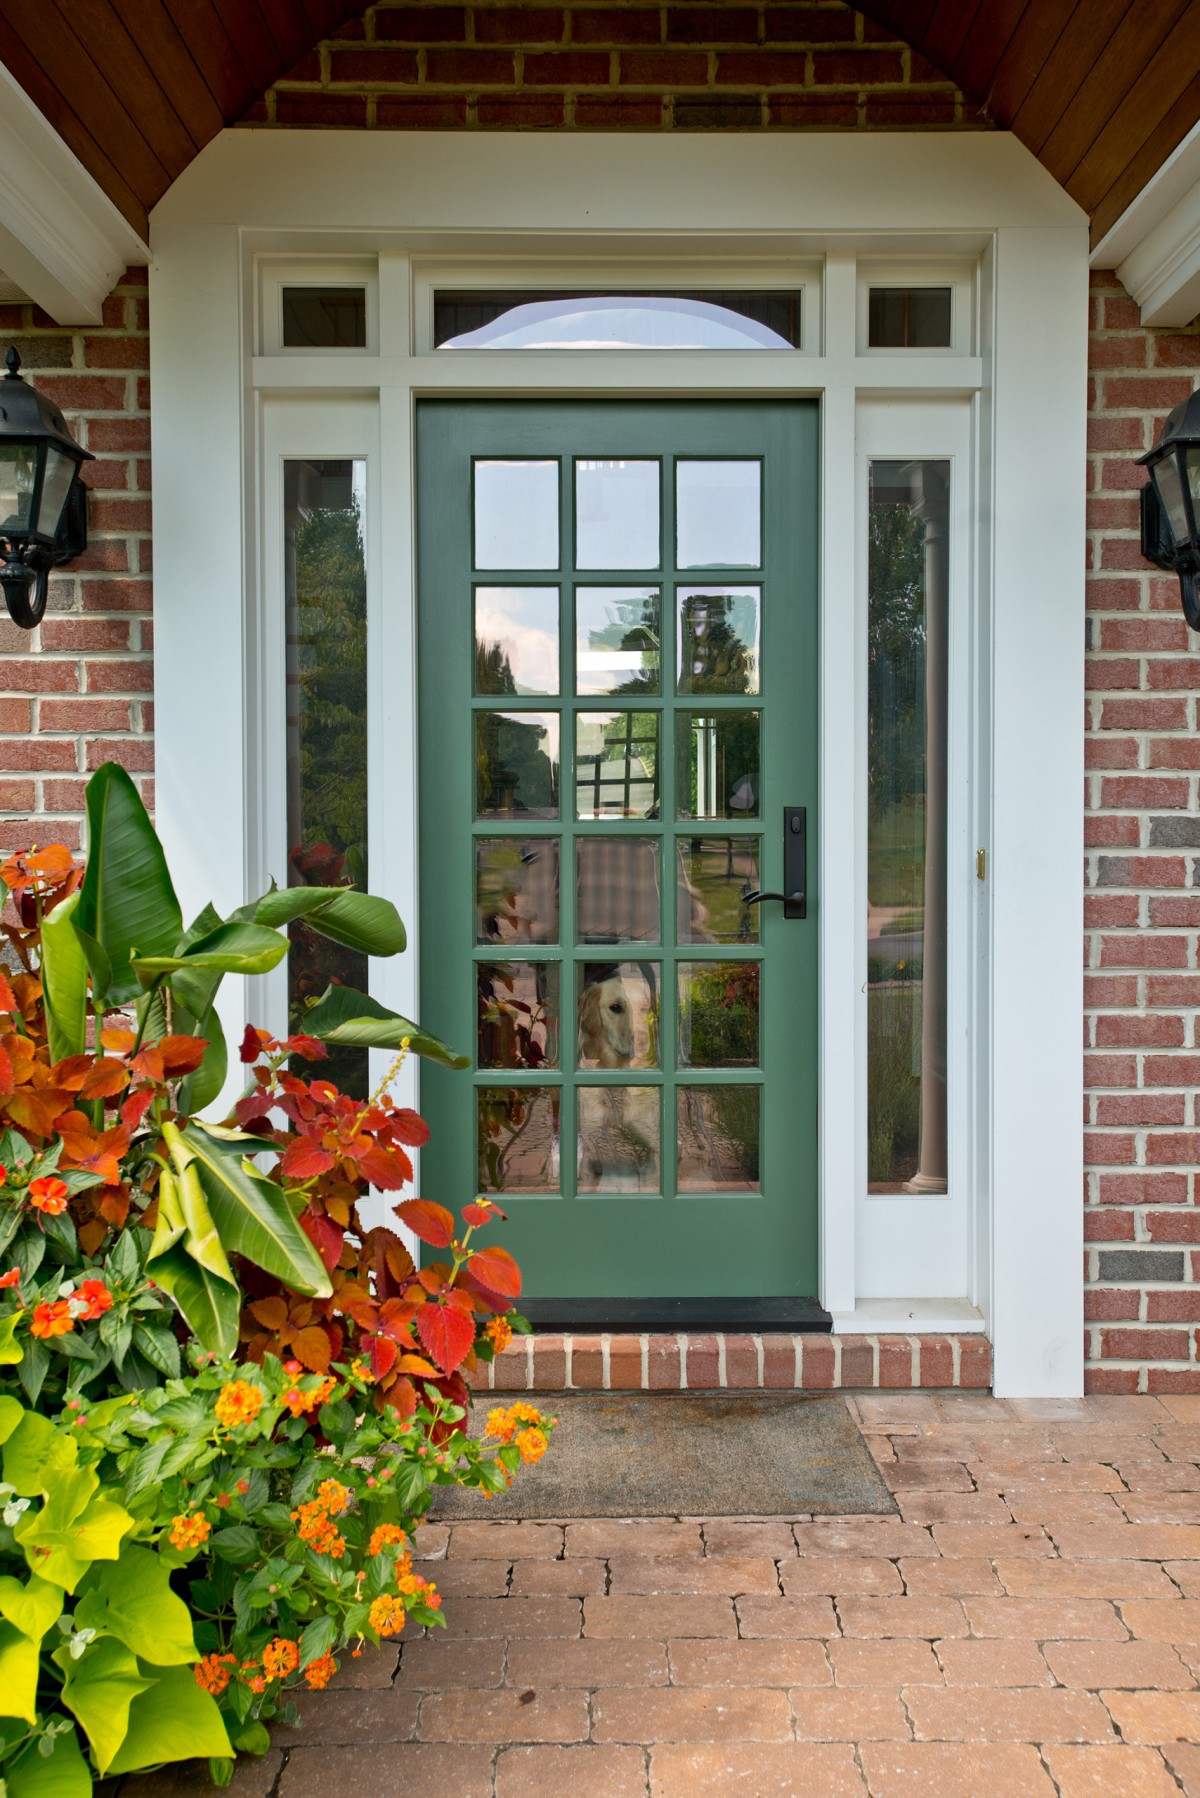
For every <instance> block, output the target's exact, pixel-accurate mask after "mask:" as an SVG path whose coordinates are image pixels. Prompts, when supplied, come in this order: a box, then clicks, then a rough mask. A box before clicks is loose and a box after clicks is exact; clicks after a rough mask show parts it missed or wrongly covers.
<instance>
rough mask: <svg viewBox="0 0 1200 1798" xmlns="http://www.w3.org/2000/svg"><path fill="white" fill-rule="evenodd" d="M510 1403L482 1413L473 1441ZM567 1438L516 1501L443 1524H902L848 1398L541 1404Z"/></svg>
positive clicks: (460, 1493) (444, 1500) (453, 1495)
mask: <svg viewBox="0 0 1200 1798" xmlns="http://www.w3.org/2000/svg"><path fill="white" fill-rule="evenodd" d="M500 1396H501V1395H500V1394H499V1393H496V1394H495V1395H492V1394H488V1395H487V1397H488V1399H489V1401H490V1403H489V1404H485V1403H484V1402H483V1395H481V1396H480V1401H479V1402H478V1403H477V1404H476V1405H475V1406H474V1407H473V1414H472V1434H474V1433H475V1432H476V1431H478V1430H480V1429H482V1427H483V1422H484V1417H485V1416H486V1413H487V1411H488V1409H490V1405H491V1404H495V1403H497V1402H498V1401H499V1400H500ZM531 1397H533V1398H534V1400H535V1402H536V1403H537V1404H538V1405H539V1407H540V1408H541V1409H542V1410H544V1411H545V1412H547V1413H548V1414H549V1415H551V1416H554V1417H557V1418H558V1420H559V1427H558V1429H557V1430H555V1432H554V1434H553V1436H552V1437H551V1439H550V1447H549V1448H548V1450H547V1451H546V1454H545V1457H544V1458H543V1460H542V1461H540V1462H539V1463H538V1465H537V1466H536V1467H522V1468H521V1470H520V1472H519V1473H518V1475H517V1477H516V1479H515V1481H514V1482H513V1486H512V1490H511V1491H510V1492H506V1493H500V1494H497V1496H496V1497H495V1498H490V1499H488V1498H484V1497H483V1496H482V1494H480V1493H477V1492H469V1491H464V1490H462V1489H454V1488H449V1489H447V1490H446V1492H445V1494H444V1496H442V1495H439V1497H438V1498H437V1499H436V1500H435V1503H434V1511H433V1515H434V1516H435V1517H438V1518H447V1519H449V1518H459V1517H496V1518H499V1517H539V1518H560V1517H680V1516H684V1517H695V1516H700V1515H705V1516H713V1517H719V1516H732V1517H791V1516H795V1515H796V1514H798V1513H800V1514H818V1515H833V1516H838V1517H842V1516H846V1515H848V1514H850V1513H859V1512H865V1513H871V1514H886V1515H888V1516H895V1515H896V1514H897V1512H896V1505H895V1502H894V1500H893V1498H892V1495H891V1493H890V1492H889V1491H888V1489H887V1487H886V1486H885V1485H884V1483H883V1480H882V1479H881V1478H880V1474H879V1470H878V1468H877V1467H876V1465H875V1462H874V1460H873V1459H872V1457H871V1454H870V1452H869V1450H868V1448H867V1445H866V1443H865V1442H864V1441H863V1439H862V1437H861V1435H860V1434H859V1432H858V1428H857V1425H856V1424H855V1422H854V1419H853V1418H852V1417H851V1415H850V1413H849V1411H848V1410H847V1408H846V1403H845V1400H844V1399H841V1398H806V1397H804V1396H803V1395H801V1394H799V1393H791V1392H782V1393H770V1394H767V1393H707V1392H705V1393H701V1392H681V1393H672V1392H661V1393H653V1394H648V1393H647V1394H643V1393H620V1394H618V1393H615V1392H611V1393H610V1392H580V1393H556V1394H554V1395H553V1396H552V1397H547V1395H545V1394H536V1395H531Z"/></svg>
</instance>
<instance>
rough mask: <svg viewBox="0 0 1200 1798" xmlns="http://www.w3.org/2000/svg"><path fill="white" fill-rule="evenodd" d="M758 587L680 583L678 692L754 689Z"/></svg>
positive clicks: (751, 691)
mask: <svg viewBox="0 0 1200 1798" xmlns="http://www.w3.org/2000/svg"><path fill="white" fill-rule="evenodd" d="M761 593H762V589H761V588H760V587H743V588H742V589H741V590H740V591H738V592H730V591H729V590H728V589H727V588H724V587H680V588H679V590H678V593H677V594H676V599H677V602H678V606H679V636H678V641H679V691H680V692H681V693H757V692H758V690H759V689H758V630H759V626H758V619H759V600H760V597H761Z"/></svg>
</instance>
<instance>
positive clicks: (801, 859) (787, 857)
mask: <svg viewBox="0 0 1200 1798" xmlns="http://www.w3.org/2000/svg"><path fill="white" fill-rule="evenodd" d="M783 884H784V886H785V887H786V888H787V889H788V890H787V891H786V892H783V893H764V892H763V891H762V889H761V887H752V886H751V885H750V882H749V881H747V882H746V884H745V886H744V887H743V888H742V904H743V905H761V904H762V902H763V900H764V899H777V900H778V901H779V903H780V905H782V907H783V915H784V917H785V918H804V917H807V915H808V813H807V812H806V810H805V808H804V807H803V806H802V805H785V806H784V808H783Z"/></svg>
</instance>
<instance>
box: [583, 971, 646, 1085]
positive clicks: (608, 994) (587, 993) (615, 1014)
mask: <svg viewBox="0 0 1200 1798" xmlns="http://www.w3.org/2000/svg"><path fill="white" fill-rule="evenodd" d="M579 1053H580V1058H581V1059H582V1060H584V1061H595V1062H599V1064H600V1066H601V1067H602V1068H620V1067H628V1066H629V1063H630V1062H631V1061H632V1059H633V1007H632V1006H631V1005H630V1003H629V994H628V993H627V992H626V990H625V983H624V981H623V980H619V979H610V980H600V981H596V982H595V983H594V984H593V985H591V986H588V987H585V988H584V992H583V997H582V999H581V1000H580V1001H579Z"/></svg>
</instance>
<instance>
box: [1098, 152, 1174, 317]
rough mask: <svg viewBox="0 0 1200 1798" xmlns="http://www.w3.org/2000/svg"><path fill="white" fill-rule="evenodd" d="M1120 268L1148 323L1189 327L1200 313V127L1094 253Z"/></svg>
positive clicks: (1104, 263)
mask: <svg viewBox="0 0 1200 1798" xmlns="http://www.w3.org/2000/svg"><path fill="white" fill-rule="evenodd" d="M1091 264H1092V267H1093V268H1114V269H1116V271H1117V274H1118V276H1119V278H1120V280H1121V284H1122V286H1123V287H1124V288H1125V291H1126V292H1127V293H1128V294H1129V295H1130V297H1131V298H1132V299H1133V300H1135V301H1136V303H1137V305H1138V306H1139V307H1140V308H1141V314H1142V323H1143V324H1144V325H1186V324H1189V323H1190V322H1191V320H1192V319H1193V318H1195V316H1196V314H1197V313H1198V312H1200V125H1195V126H1193V127H1192V129H1191V131H1189V133H1188V135H1187V136H1186V137H1185V138H1184V140H1183V142H1182V143H1181V144H1180V145H1179V147H1178V149H1176V150H1175V151H1174V152H1173V153H1172V154H1171V155H1170V156H1169V157H1168V158H1167V160H1166V162H1164V164H1163V166H1162V167H1161V168H1160V169H1159V170H1158V172H1157V174H1155V175H1154V176H1153V177H1152V179H1151V180H1149V181H1148V182H1147V183H1146V185H1145V187H1144V188H1143V189H1142V191H1141V193H1140V194H1138V196H1137V198H1136V199H1135V200H1133V201H1132V202H1131V203H1130V204H1129V205H1128V206H1127V207H1126V208H1125V211H1124V212H1123V213H1122V214H1121V216H1120V218H1119V219H1118V220H1117V222H1116V224H1115V225H1114V226H1113V228H1112V230H1111V231H1109V232H1108V233H1107V234H1106V235H1105V236H1104V238H1103V239H1102V240H1101V242H1100V243H1098V244H1097V246H1096V248H1095V249H1094V250H1093V251H1092V255H1091Z"/></svg>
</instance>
